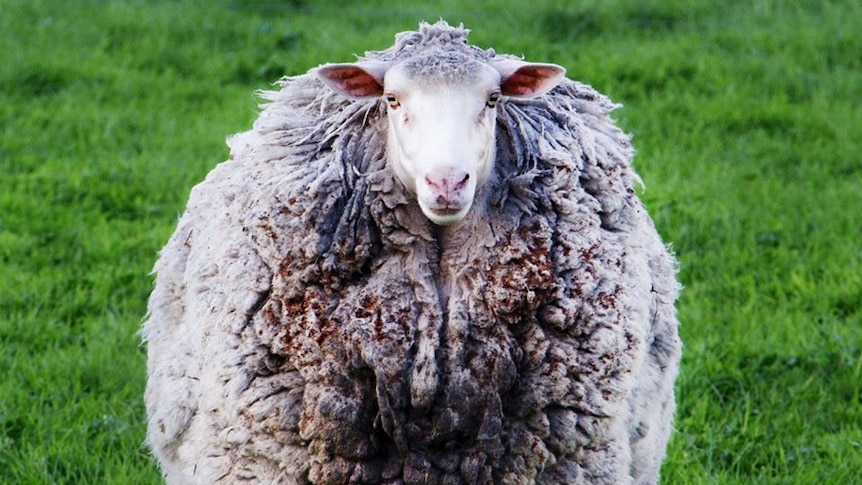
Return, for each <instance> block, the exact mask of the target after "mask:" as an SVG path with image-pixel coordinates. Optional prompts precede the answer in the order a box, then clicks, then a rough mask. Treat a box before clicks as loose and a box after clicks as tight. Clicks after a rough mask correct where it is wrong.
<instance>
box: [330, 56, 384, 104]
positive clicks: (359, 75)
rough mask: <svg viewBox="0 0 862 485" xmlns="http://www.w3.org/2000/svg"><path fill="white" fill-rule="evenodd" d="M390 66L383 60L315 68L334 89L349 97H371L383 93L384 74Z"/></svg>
mask: <svg viewBox="0 0 862 485" xmlns="http://www.w3.org/2000/svg"><path fill="white" fill-rule="evenodd" d="M388 69H389V66H388V65H386V64H383V63H381V62H362V63H358V64H326V65H323V66H320V67H318V68H317V69H315V70H314V73H315V74H316V75H317V77H319V78H320V80H321V81H323V83H324V84H326V85H327V86H329V87H330V88H332V89H333V90H334V91H336V92H338V93H341V94H343V95H345V96H347V97H349V98H370V97H377V96H380V95H382V94H383V76H384V75H385V74H386V71H387V70H388Z"/></svg>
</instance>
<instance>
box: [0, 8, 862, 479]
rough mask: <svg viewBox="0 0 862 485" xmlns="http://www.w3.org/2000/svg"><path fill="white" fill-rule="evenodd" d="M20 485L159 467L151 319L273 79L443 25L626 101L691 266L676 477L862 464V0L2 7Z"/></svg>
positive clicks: (780, 474)
mask: <svg viewBox="0 0 862 485" xmlns="http://www.w3.org/2000/svg"><path fill="white" fill-rule="evenodd" d="M0 11H2V12H4V13H3V15H2V16H0V174H2V176H0V274H2V277H0V373H2V374H0V375H2V378H0V484H7V483H8V484H22V485H29V484H33V485H36V484H51V483H57V484H66V483H75V484H91V483H92V484H99V483H108V484H156V483H159V475H158V472H157V470H156V468H155V466H154V464H153V463H152V461H151V460H150V458H149V456H148V452H147V450H146V448H145V446H144V445H143V439H144V429H145V423H144V408H143V397H142V394H143V389H144V380H145V350H144V348H143V347H142V346H141V344H140V339H139V337H138V336H137V331H138V328H139V326H140V322H141V320H142V318H143V316H144V314H145V311H146V299H147V296H148V294H149V291H150V289H151V285H152V278H151V276H150V275H149V272H150V269H151V267H152V264H153V262H154V260H155V257H156V254H157V251H158V250H159V248H160V247H161V246H162V245H163V244H164V243H165V241H166V239H167V237H168V235H169V234H170V233H171V232H172V230H173V228H174V226H175V224H176V222H177V217H178V214H179V213H180V212H181V211H182V210H183V206H184V203H185V200H186V197H187V195H188V192H189V190H190V189H191V187H192V186H193V185H194V184H195V183H197V182H198V181H200V180H201V179H202V178H203V176H204V175H205V174H206V173H207V172H208V171H209V170H210V169H211V168H212V167H213V166H214V165H215V164H217V163H218V162H220V161H222V160H224V159H225V158H226V157H227V150H226V147H225V145H224V138H225V136H227V135H229V134H231V133H235V132H239V131H243V130H246V129H247V128H248V127H249V126H250V124H251V122H252V120H253V119H254V117H255V114H256V112H257V104H258V100H257V99H256V98H255V97H254V94H253V93H254V91H255V90H257V89H267V88H269V87H271V83H272V82H273V81H275V80H276V79H278V78H279V77H280V76H282V75H291V74H299V73H302V72H305V71H306V70H307V69H309V68H311V67H314V66H317V65H318V64H320V63H323V62H349V61H351V60H352V59H353V54H360V53H362V52H364V51H365V50H370V49H379V48H384V47H386V46H389V45H390V44H391V42H392V36H393V34H394V33H396V32H398V31H402V30H411V29H414V28H415V27H416V26H417V24H418V22H419V21H421V20H427V21H435V20H437V19H438V18H441V17H442V18H445V19H446V20H448V21H449V22H450V23H453V24H458V23H464V24H465V26H467V27H468V28H470V29H472V31H473V33H472V34H471V37H470V39H471V42H472V43H473V44H476V45H480V46H484V47H494V48H495V49H496V50H497V51H498V52H505V53H512V54H518V55H524V56H525V57H526V58H527V59H529V60H533V61H547V62H554V63H557V64H560V65H563V66H565V67H566V68H567V69H568V75H569V77H572V78H574V79H577V80H579V81H582V82H585V83H587V84H590V85H592V86H594V87H596V88H597V89H598V90H599V91H601V92H603V93H605V94H607V95H609V96H610V97H611V98H612V99H613V100H615V101H616V102H619V103H621V104H623V105H624V106H623V107H622V108H621V109H619V110H618V111H617V112H616V118H617V120H618V121H619V123H620V125H621V126H622V127H623V128H624V129H625V130H626V131H627V132H629V133H632V135H633V137H634V144H635V146H636V148H637V150H638V154H637V156H636V159H635V166H636V168H637V170H638V172H639V173H640V174H641V176H642V178H643V180H644V185H645V188H644V189H642V190H641V197H642V198H643V200H644V201H645V203H646V205H647V206H648V208H649V209H650V212H651V214H652V216H653V218H654V220H655V222H656V225H657V226H658V229H659V232H660V233H661V234H662V235H663V237H664V238H665V240H667V241H668V242H670V243H672V244H673V247H674V250H675V252H676V254H677V256H678V258H679V259H680V263H681V266H680V279H681V280H682V282H683V284H684V285H685V290H684V291H683V294H682V298H681V300H680V302H679V306H678V308H679V315H680V321H681V324H682V327H681V333H682V338H683V342H684V344H685V348H684V356H683V364H682V371H681V375H680V378H679V380H678V381H677V393H678V411H677V418H676V424H675V428H676V432H675V434H674V436H673V438H672V440H671V444H670V447H669V451H668V459H667V461H666V462H665V465H664V468H663V477H664V483H673V484H721V485H725V484H739V485H748V484H753V483H756V484H776V485H778V484H781V485H784V484H800V485H803V484H815V483H816V484H822V485H830V484H842V485H843V484H851V483H859V482H858V480H860V479H859V474H860V470H862V108H860V101H859V100H860V99H862V29H860V25H862V4H860V3H859V2H857V1H855V0H835V1H831V2H822V1H813V0H810V1H809V0H789V1H780V0H749V1H737V0H734V1H730V2H728V1H718V0H685V1H683V0H670V1H663V0H647V1H642V2H634V1H624V0H611V1H607V2H598V1H593V0H579V1H573V2H558V1H552V0H535V1H533V2H529V4H524V3H523V2H513V1H503V0H485V1H476V2H463V1H455V0H429V1H426V2H422V3H421V5H420V4H419V3H418V2H417V3H416V4H408V3H407V2H382V1H375V0H358V1H355V2H350V3H349V5H347V6H345V5H344V4H342V3H341V2H334V1H329V0H323V1H312V0H264V1H254V0H214V1H211V2H204V1H202V0H177V1H168V0H152V1H144V0H126V1H119V0H100V1H96V0H78V1H74V2H72V1H65V0H35V1H20V0H0Z"/></svg>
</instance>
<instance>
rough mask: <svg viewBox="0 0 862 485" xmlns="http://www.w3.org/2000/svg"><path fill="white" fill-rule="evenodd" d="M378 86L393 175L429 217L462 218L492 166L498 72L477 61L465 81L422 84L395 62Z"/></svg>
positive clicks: (444, 220)
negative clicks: (474, 72)
mask: <svg viewBox="0 0 862 485" xmlns="http://www.w3.org/2000/svg"><path fill="white" fill-rule="evenodd" d="M383 89H384V94H383V98H384V101H385V102H386V103H387V104H388V108H387V109H388V110H389V114H388V120H389V121H388V122H389V133H388V143H389V146H388V148H389V159H390V163H391V166H392V169H393V171H394V172H395V175H396V176H397V177H398V178H399V179H400V180H401V182H402V183H403V184H404V186H405V187H407V189H408V190H410V191H411V192H413V193H414V194H415V195H416V198H417V201H418V203H419V207H420V208H421V209H422V212H423V213H424V214H425V216H426V217H428V219H430V220H431V221H432V222H434V223H435V224H439V225H444V226H445V225H451V224H455V223H457V222H459V221H461V220H462V219H463V218H464V216H465V215H466V214H467V212H468V211H469V210H470V206H471V205H472V204H473V199H474V197H475V196H476V192H477V189H478V188H480V187H482V185H483V184H484V183H485V182H486V181H487V179H488V177H489V175H490V173H491V170H492V168H493V164H494V147H495V136H494V134H495V119H496V109H495V107H494V104H495V102H496V99H497V98H499V96H500V92H499V90H500V73H499V72H497V71H496V70H495V69H493V68H491V67H489V66H482V68H481V69H480V70H479V73H478V76H477V78H476V79H475V80H474V81H473V82H470V83H459V84H457V85H456V84H446V85H440V84H421V83H417V81H416V80H414V79H410V78H409V77H408V75H407V73H406V72H404V70H403V69H400V68H399V66H395V67H393V68H392V69H390V70H389V71H388V72H387V73H386V78H385V81H384V86H383Z"/></svg>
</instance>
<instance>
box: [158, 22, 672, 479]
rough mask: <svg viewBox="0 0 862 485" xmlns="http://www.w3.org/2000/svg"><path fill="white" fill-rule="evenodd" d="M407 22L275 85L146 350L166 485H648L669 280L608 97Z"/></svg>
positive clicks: (190, 242)
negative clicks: (388, 43) (371, 43)
mask: <svg viewBox="0 0 862 485" xmlns="http://www.w3.org/2000/svg"><path fill="white" fill-rule="evenodd" d="M467 33H468V30H466V29H465V28H464V27H463V26H459V27H453V26H450V25H448V24H447V23H445V22H443V21H440V22H437V23H435V24H426V23H422V24H420V26H419V29H418V30H417V31H414V32H404V33H400V34H398V35H397V36H396V38H395V44H394V45H393V46H392V47H390V48H388V49H385V50H381V51H372V52H366V54H365V55H364V56H362V57H360V58H359V59H358V60H357V62H355V63H352V64H324V65H322V66H320V67H318V68H315V69H312V70H311V71H309V72H308V73H306V74H304V75H299V76H295V77H287V78H283V79H282V80H281V81H280V82H279V89H277V90H275V91H267V92H263V93H261V95H262V97H263V98H264V99H265V100H266V101H267V103H266V104H265V105H264V106H263V109H262V111H261V113H260V115H259V117H258V119H257V120H256V121H255V123H254V126H253V129H251V130H250V131H248V132H245V133H241V134H239V135H235V136H233V137H232V138H230V139H229V140H228V145H229V146H230V157H229V160H228V161H226V162H224V163H222V164H220V165H218V166H217V167H216V168H214V169H213V170H212V171H211V172H210V173H209V174H208V175H207V176H206V178H205V180H204V181H202V182H201V183H200V184H199V185H197V186H196V187H194V188H193V190H192V192H191V194H190V197H189V201H188V204H187V207H186V210H185V212H184V213H183V215H182V216H181V218H180V220H179V223H178V226H177V228H176V231H175V232H174V233H173V235H172V236H171V238H170V240H169V241H168V243H167V245H166V246H165V247H164V248H163V250H162V251H161V253H160V256H159V258H158V261H157V262H156V265H155V268H154V273H155V274H156V278H155V286H154V289H153V292H152V295H151V296H150V300H149V305H148V316H147V318H146V320H145V322H144V324H143V327H142V330H141V333H142V336H143V338H144V340H145V342H146V345H147V354H148V355H147V358H148V362H147V367H148V377H147V387H146V393H145V401H146V408H147V415H148V431H147V441H148V444H149V446H150V447H151V449H152V452H153V454H154V455H155V457H156V458H157V460H158V462H159V464H160V466H161V470H162V472H163V474H164V477H165V479H166V482H167V483H168V484H172V485H173V484H227V483H263V484H282V485H285V484H290V485H306V484H447V485H448V484H506V485H510V484H531V483H536V484H615V485H618V484H651V483H656V482H657V481H658V478H659V468H660V465H661V462H662V461H663V459H664V455H665V448H666V443H667V441H668V439H669V435H670V432H671V422H672V417H673V413H674V408H675V404H674V391H673V385H674V380H675V378H676V374H677V370H678V366H679V358H680V353H681V344H680V340H679V337H678V333H677V326H678V323H677V318H676V311H675V307H674V306H675V301H676V299H677V296H678V293H679V290H680V288H679V284H678V282H677V281H676V277H675V273H676V263H675V261H674V258H673V256H672V254H671V252H670V250H669V248H668V247H667V246H666V245H665V244H664V243H663V242H662V240H661V238H660V237H659V235H658V233H657V231H656V229H655V227H654V225H653V222H652V221H651V219H650V218H649V216H648V214H647V213H646V211H645V209H644V206H643V204H642V203H641V202H640V200H639V199H638V197H637V195H636V193H635V185H636V184H638V183H640V179H639V178H638V176H637V175H636V174H635V172H634V171H633V168H632V166H631V159H632V157H633V148H632V145H631V142H630V139H629V136H628V135H626V134H625V133H624V132H623V131H622V130H620V129H619V128H618V127H617V126H616V125H615V124H614V122H613V121H612V120H611V118H610V113H611V111H612V110H614V109H616V108H617V105H615V104H613V103H612V102H611V101H610V100H608V99H607V98H606V97H605V96H603V95H601V94H599V93H598V92H596V91H595V90H594V89H592V88H591V87H589V86H586V85H584V84H580V83H578V82H575V81H572V80H569V79H567V78H565V77H564V70H563V68H561V67H559V66H557V65H554V64H541V63H530V62H527V61H524V60H521V59H519V58H516V57H513V56H509V55H498V54H496V53H495V52H494V50H492V49H481V48H478V47H475V46H472V45H470V44H468V43H467V40H466V38H467Z"/></svg>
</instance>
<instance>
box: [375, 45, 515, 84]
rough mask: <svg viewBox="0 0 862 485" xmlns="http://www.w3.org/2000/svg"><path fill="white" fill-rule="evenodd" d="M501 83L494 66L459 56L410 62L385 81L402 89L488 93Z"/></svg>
mask: <svg viewBox="0 0 862 485" xmlns="http://www.w3.org/2000/svg"><path fill="white" fill-rule="evenodd" d="M499 82H500V77H499V74H498V73H497V72H496V70H495V69H493V68H492V67H491V66H489V65H488V64H486V63H484V62H480V61H477V60H476V59H472V58H469V57H466V56H464V55H458V54H456V53H437V54H433V55H427V56H421V57H415V58H412V59H408V60H406V61H404V62H401V63H399V64H397V65H395V66H394V67H393V68H392V69H390V72H388V73H387V75H386V79H385V81H384V83H385V84H386V85H387V87H398V88H401V89H405V88H410V87H415V88H417V89H423V88H429V87H434V86H464V87H471V86H472V87H478V88H481V89H488V88H491V87H493V86H494V85H498V84H499Z"/></svg>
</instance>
